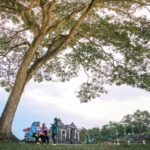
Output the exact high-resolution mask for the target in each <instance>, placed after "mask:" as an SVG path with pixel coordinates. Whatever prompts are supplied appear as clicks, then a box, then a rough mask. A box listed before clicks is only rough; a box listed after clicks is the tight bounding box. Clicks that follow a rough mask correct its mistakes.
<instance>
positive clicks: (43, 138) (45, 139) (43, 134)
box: [42, 123, 49, 144]
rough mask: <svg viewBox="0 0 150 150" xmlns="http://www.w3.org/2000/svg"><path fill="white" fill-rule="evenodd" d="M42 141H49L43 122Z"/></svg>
mask: <svg viewBox="0 0 150 150" xmlns="http://www.w3.org/2000/svg"><path fill="white" fill-rule="evenodd" d="M42 142H43V143H47V144H48V143H49V137H48V129H47V127H46V124H45V123H43V124H42Z"/></svg>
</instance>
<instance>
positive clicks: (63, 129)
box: [57, 120, 80, 144]
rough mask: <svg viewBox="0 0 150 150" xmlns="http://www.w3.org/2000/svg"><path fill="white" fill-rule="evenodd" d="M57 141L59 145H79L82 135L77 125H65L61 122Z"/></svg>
mask: <svg viewBox="0 0 150 150" xmlns="http://www.w3.org/2000/svg"><path fill="white" fill-rule="evenodd" d="M57 140H58V143H71V144H75V143H79V140H80V134H79V130H78V128H77V127H76V125H75V124H74V123H73V122H72V123H71V124H70V125H65V124H64V123H63V122H62V121H61V120H59V133H58V137H57Z"/></svg>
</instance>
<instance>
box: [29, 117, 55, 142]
mask: <svg viewBox="0 0 150 150" xmlns="http://www.w3.org/2000/svg"><path fill="white" fill-rule="evenodd" d="M51 131H52V140H53V142H54V144H56V136H57V134H58V118H54V123H53V124H52V126H51ZM31 138H35V143H36V144H40V143H39V140H40V139H41V142H42V143H43V144H48V143H49V135H48V128H47V127H46V124H45V123H43V124H42V127H41V124H40V122H33V123H32V125H31V128H30V130H29V139H31Z"/></svg>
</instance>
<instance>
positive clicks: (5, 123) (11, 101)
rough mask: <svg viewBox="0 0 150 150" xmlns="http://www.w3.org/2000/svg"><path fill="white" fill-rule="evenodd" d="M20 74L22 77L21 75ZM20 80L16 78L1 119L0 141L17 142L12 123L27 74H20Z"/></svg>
mask: <svg viewBox="0 0 150 150" xmlns="http://www.w3.org/2000/svg"><path fill="white" fill-rule="evenodd" d="M19 74H20V75H19ZM18 75H19V76H21V77H19V78H16V82H15V85H14V87H13V89H12V91H11V93H10V96H9V98H8V101H7V103H6V106H5V109H4V111H3V113H2V116H1V118H0V140H15V139H16V138H15V136H14V135H13V134H12V131H11V128H12V122H13V118H14V115H15V112H16V109H17V106H18V103H19V101H20V97H21V95H22V92H23V89H24V86H25V76H26V75H25V74H22V73H21V72H19V73H18Z"/></svg>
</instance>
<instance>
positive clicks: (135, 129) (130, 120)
mask: <svg viewBox="0 0 150 150" xmlns="http://www.w3.org/2000/svg"><path fill="white" fill-rule="evenodd" d="M122 123H123V126H124V129H125V131H126V134H129V133H130V134H131V133H136V134H141V133H145V132H147V131H148V130H149V129H150V113H149V112H148V111H140V110H137V111H136V112H135V113H134V114H131V115H126V116H124V117H123V119H122Z"/></svg>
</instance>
